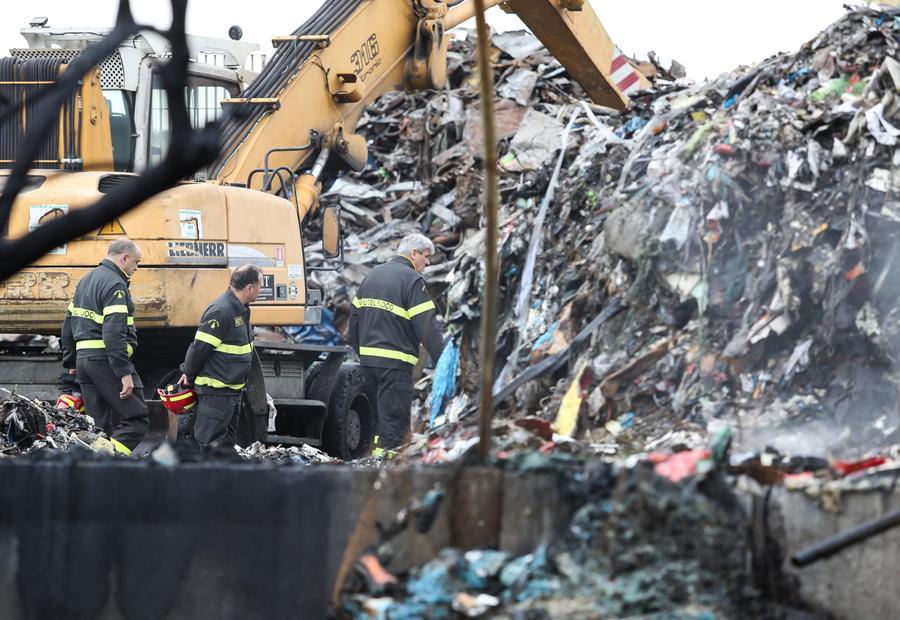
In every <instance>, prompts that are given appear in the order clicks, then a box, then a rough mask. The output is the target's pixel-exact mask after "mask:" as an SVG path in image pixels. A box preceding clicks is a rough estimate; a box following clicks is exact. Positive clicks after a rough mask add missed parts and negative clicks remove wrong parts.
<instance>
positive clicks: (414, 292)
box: [350, 256, 443, 370]
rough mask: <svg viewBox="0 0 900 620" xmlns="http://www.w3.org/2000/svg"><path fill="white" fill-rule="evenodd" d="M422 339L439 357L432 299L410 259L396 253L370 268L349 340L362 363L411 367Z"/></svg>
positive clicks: (440, 345)
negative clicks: (382, 262) (384, 261)
mask: <svg viewBox="0 0 900 620" xmlns="http://www.w3.org/2000/svg"><path fill="white" fill-rule="evenodd" d="M420 342H421V343H422V344H423V345H425V349H426V350H427V351H428V354H429V355H431V357H432V359H434V360H435V361H437V359H438V358H439V357H440V355H441V350H442V349H443V342H442V340H441V331H440V327H438V324H437V320H436V318H435V306H434V302H433V301H432V300H431V297H430V296H429V295H428V291H427V290H426V289H425V280H424V279H423V278H422V276H421V274H419V272H417V271H416V270H415V268H414V267H413V265H412V262H411V261H410V260H409V259H408V258H406V257H405V256H395V257H394V258H392V259H390V260H389V261H387V262H386V263H384V264H382V265H379V266H377V267H375V269H373V270H372V271H370V272H369V273H368V275H366V277H365V279H364V280H363V282H362V284H361V285H360V287H359V291H357V293H356V297H354V298H353V312H352V313H351V314H350V343H351V344H352V345H353V348H354V349H356V352H357V353H358V354H359V359H360V363H361V364H362V365H363V366H375V367H378V368H409V369H410V370H411V369H412V368H413V367H414V366H415V365H416V363H417V362H418V361H419V358H418V355H419V343H420Z"/></svg>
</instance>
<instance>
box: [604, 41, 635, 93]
mask: <svg viewBox="0 0 900 620" xmlns="http://www.w3.org/2000/svg"><path fill="white" fill-rule="evenodd" d="M609 76H610V81H611V82H612V83H613V84H615V85H616V88H618V89H619V91H620V92H621V93H622V94H624V95H628V94H630V93H633V92H635V91H638V90H640V88H641V78H640V76H639V75H638V72H637V70H636V69H635V68H634V67H632V66H631V63H630V62H628V59H627V58H626V57H625V54H623V53H622V51H621V50H620V49H619V48H618V47H617V48H616V51H615V56H614V57H613V60H612V63H611V64H610V66H609Z"/></svg>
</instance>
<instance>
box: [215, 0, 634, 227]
mask: <svg viewBox="0 0 900 620" xmlns="http://www.w3.org/2000/svg"><path fill="white" fill-rule="evenodd" d="M473 4H474V3H473V2H472V0H456V1H453V0H451V1H450V2H446V1H444V0H326V1H325V2H324V4H323V6H322V7H321V8H320V9H319V11H318V12H317V13H316V14H315V15H314V16H313V17H311V18H310V19H309V20H308V21H307V22H306V23H305V24H303V25H302V26H301V27H300V28H298V29H297V30H296V31H295V32H294V33H292V34H291V35H289V36H282V37H276V38H275V39H273V45H275V46H276V48H277V49H276V53H275V55H274V56H273V58H272V60H271V61H270V63H269V64H268V65H267V67H266V69H265V70H264V71H263V72H262V73H261V74H260V76H259V77H258V78H257V79H256V80H255V81H254V83H253V84H252V85H251V86H250V88H248V89H247V90H246V91H245V92H244V93H242V95H241V97H238V98H234V99H227V100H225V102H223V104H224V105H225V106H227V107H228V108H230V109H229V112H230V113H229V114H228V116H227V120H226V121H225V123H224V126H223V140H224V149H223V153H224V154H223V155H222V156H221V157H220V159H219V160H218V161H216V162H215V163H214V164H213V165H212V167H211V168H210V178H211V179H212V180H216V181H218V182H220V183H223V184H235V185H246V186H248V187H252V188H255V189H262V190H264V191H270V192H275V193H282V194H285V195H290V196H291V197H293V198H294V199H295V201H296V203H297V208H298V211H299V214H298V215H299V217H300V218H301V220H302V219H303V218H304V217H305V216H306V214H307V212H309V211H310V210H314V209H315V208H316V206H317V204H318V196H319V193H320V191H321V182H320V180H321V177H322V174H323V171H324V170H325V169H326V167H327V166H329V165H334V164H335V162H336V161H337V160H340V161H339V162H338V163H340V164H341V165H345V166H348V167H350V168H353V169H355V170H362V169H363V168H365V166H366V162H367V157H368V152H367V148H366V142H365V139H364V138H363V137H362V136H360V135H358V134H356V133H355V132H354V129H355V127H356V124H357V122H358V120H359V118H360V116H361V115H362V113H363V111H364V110H365V108H366V106H368V105H369V104H370V103H372V102H373V101H374V100H375V99H376V98H377V97H379V96H380V95H382V94H384V93H386V92H388V91H391V90H397V89H403V88H418V89H428V88H432V89H441V88H443V87H444V86H445V85H446V80H447V46H448V43H449V40H450V38H451V37H450V35H448V34H447V30H449V29H450V28H453V27H455V26H457V25H459V24H461V23H462V22H463V21H465V20H466V19H468V18H470V17H471V16H472V15H474V7H473ZM498 4H501V2H500V0H487V5H488V6H489V7H492V6H496V5H498ZM503 8H504V9H506V10H508V11H512V12H515V13H517V14H518V15H520V16H521V17H522V19H523V21H525V23H526V24H527V25H528V26H529V27H530V28H531V29H532V31H533V32H534V33H535V34H536V35H537V36H538V38H540V40H541V41H542V42H543V43H544V45H545V46H546V47H547V49H548V50H550V52H551V53H553V54H554V55H555V56H556V58H557V59H559V61H560V62H561V63H562V64H563V66H564V67H566V69H567V70H568V71H569V73H570V74H571V75H572V77H573V78H575V79H576V80H577V81H578V82H579V83H580V84H581V85H582V86H583V87H584V88H585V90H586V91H587V93H588V94H589V96H590V97H591V98H592V99H593V100H594V101H595V102H596V103H599V104H602V105H606V106H610V107H614V108H617V109H621V108H623V107H624V106H625V105H626V104H627V101H628V100H627V93H628V92H630V91H631V90H632V89H637V88H640V87H642V86H646V85H647V82H646V79H645V78H643V77H642V76H640V75H639V74H637V72H636V71H635V70H634V69H633V68H632V67H631V65H630V64H628V63H627V61H626V60H625V59H624V56H621V54H619V53H618V51H617V50H616V48H615V45H614V44H613V43H612V41H611V39H610V38H609V36H608V35H607V34H606V31H605V29H604V28H603V25H602V24H601V23H600V21H599V20H598V19H597V16H596V14H595V13H594V12H593V10H592V9H591V7H590V5H589V4H587V3H586V2H585V1H584V0H508V1H507V2H505V3H503ZM301 170H305V171H307V172H306V173H305V174H300V175H297V174H296V173H297V172H298V171H301Z"/></svg>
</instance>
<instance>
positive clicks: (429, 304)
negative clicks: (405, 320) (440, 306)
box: [407, 300, 434, 318]
mask: <svg viewBox="0 0 900 620" xmlns="http://www.w3.org/2000/svg"><path fill="white" fill-rule="evenodd" d="M429 310H434V302H433V301H431V300H429V301H426V302H425V303H422V304H419V305H418V306H413V307H412V308H410V309H409V310H407V312H408V313H409V318H413V317H414V316H416V315H417V314H422V313H423V312H428V311H429Z"/></svg>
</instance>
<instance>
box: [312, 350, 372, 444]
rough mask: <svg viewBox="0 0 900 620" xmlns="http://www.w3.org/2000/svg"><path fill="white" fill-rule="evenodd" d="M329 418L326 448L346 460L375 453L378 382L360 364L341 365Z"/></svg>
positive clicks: (324, 437)
mask: <svg viewBox="0 0 900 620" xmlns="http://www.w3.org/2000/svg"><path fill="white" fill-rule="evenodd" d="M333 386H334V387H333V389H332V391H331V397H330V398H329V401H328V413H327V415H326V417H325V429H324V434H323V435H324V436H323V447H324V448H325V451H326V452H328V453H329V454H332V455H334V456H337V457H339V458H341V459H343V460H345V461H350V460H353V459H358V458H363V457H366V456H369V454H371V453H372V444H373V440H374V438H375V430H376V428H377V426H378V410H377V405H376V400H375V385H374V383H373V382H372V381H371V379H370V378H369V375H368V374H367V373H366V372H365V370H364V369H363V368H362V367H360V366H359V365H358V364H353V363H345V364H342V365H341V368H340V370H338V372H337V375H336V376H335V379H334V384H333Z"/></svg>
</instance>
